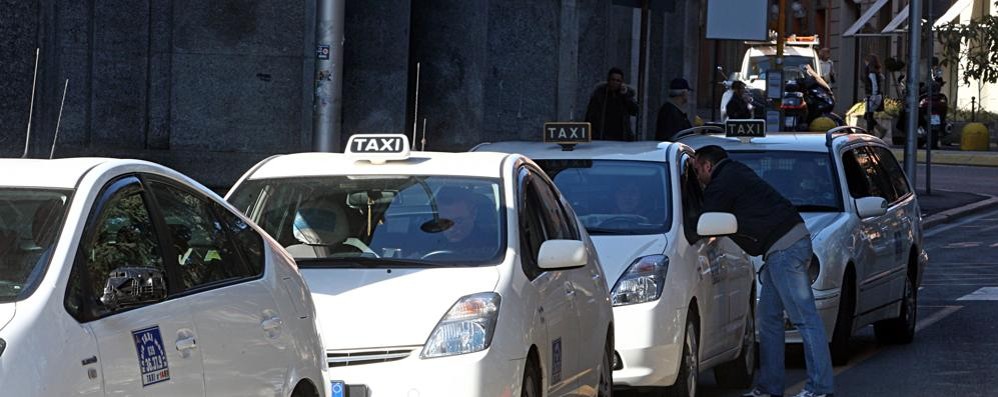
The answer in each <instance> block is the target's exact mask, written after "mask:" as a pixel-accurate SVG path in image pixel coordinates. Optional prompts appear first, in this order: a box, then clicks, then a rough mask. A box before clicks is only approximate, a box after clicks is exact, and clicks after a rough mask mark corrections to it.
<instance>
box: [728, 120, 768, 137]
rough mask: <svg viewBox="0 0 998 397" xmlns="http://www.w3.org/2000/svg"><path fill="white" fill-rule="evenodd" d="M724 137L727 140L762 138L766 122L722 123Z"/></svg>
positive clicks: (739, 121)
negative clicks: (727, 138)
mask: <svg viewBox="0 0 998 397" xmlns="http://www.w3.org/2000/svg"><path fill="white" fill-rule="evenodd" d="M724 135H725V136H727V137H729V138H763V137H765V136H766V120H754V119H728V121H725V122H724Z"/></svg>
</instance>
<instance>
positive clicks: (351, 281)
mask: <svg viewBox="0 0 998 397" xmlns="http://www.w3.org/2000/svg"><path fill="white" fill-rule="evenodd" d="M389 272H390V273H389ZM301 273H302V276H303V277H304V278H305V282H306V283H308V287H309V289H310V290H311V291H312V300H313V301H314V302H315V311H316V317H317V318H318V322H319V327H320V332H322V342H323V344H324V345H325V348H326V349H333V350H341V349H366V348H380V347H392V346H416V345H422V344H423V343H425V342H426V339H427V338H429V336H430V332H432V331H433V328H434V327H435V326H436V325H437V322H438V321H440V319H441V318H442V317H443V316H444V314H446V313H447V310H449V309H450V308H451V306H452V305H454V303H455V302H457V300H458V299H459V298H461V297H462V296H465V295H470V294H474V293H478V292H491V291H494V290H495V288H496V284H497V283H498V280H499V272H498V270H497V269H496V268H495V267H491V266H486V267H466V268H429V269H427V268H416V269H406V268H399V269H394V268H393V269H390V270H389V269H384V268H382V269H370V268H368V269H309V268H302V269H301Z"/></svg>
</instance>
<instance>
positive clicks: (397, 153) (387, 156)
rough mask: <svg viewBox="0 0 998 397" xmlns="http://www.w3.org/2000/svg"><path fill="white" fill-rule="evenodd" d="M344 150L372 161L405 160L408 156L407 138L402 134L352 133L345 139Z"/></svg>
mask: <svg viewBox="0 0 998 397" xmlns="http://www.w3.org/2000/svg"><path fill="white" fill-rule="evenodd" d="M346 152H347V153H349V154H355V155H360V157H363V158H365V159H368V160H371V162H372V163H381V162H384V161H386V160H405V159H407V158H409V139H408V138H407V137H406V136H405V135H403V134H354V135H351V136H350V140H348V141H347V148H346Z"/></svg>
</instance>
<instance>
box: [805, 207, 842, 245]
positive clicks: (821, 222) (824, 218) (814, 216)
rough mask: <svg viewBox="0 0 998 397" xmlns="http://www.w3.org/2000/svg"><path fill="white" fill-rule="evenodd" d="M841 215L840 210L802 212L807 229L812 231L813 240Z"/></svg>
mask: <svg viewBox="0 0 998 397" xmlns="http://www.w3.org/2000/svg"><path fill="white" fill-rule="evenodd" d="M840 215H841V213H839V212H804V213H801V214H800V216H801V217H802V218H804V224H805V225H806V226H807V231H808V232H810V233H811V239H812V240H813V239H814V238H815V237H816V236H817V235H818V234H820V233H821V232H822V231H823V230H825V228H827V227H828V226H829V225H831V224H833V223H835V220H836V219H838V217H839V216H840Z"/></svg>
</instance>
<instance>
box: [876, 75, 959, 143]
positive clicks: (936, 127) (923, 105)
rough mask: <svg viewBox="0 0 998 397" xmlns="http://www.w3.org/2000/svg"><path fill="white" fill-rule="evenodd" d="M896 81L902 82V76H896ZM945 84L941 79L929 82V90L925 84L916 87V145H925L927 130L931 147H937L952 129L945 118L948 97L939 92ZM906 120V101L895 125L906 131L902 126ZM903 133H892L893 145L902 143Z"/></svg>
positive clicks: (905, 123) (947, 109) (947, 108)
mask: <svg viewBox="0 0 998 397" xmlns="http://www.w3.org/2000/svg"><path fill="white" fill-rule="evenodd" d="M898 83H901V84H902V87H904V86H905V85H903V83H904V76H901V77H900V78H898ZM943 84H945V82H943V81H942V80H941V79H939V80H936V81H933V82H932V83H931V86H932V88H931V90H930V89H928V88H926V87H925V84H924V83H923V84H920V85H919V88H918V129H917V137H918V147H925V143H926V142H927V141H928V136H926V135H927V134H928V132H929V131H930V129H931V131H932V148H933V149H938V148H939V142H940V141H941V140H942V139H943V138H945V137H947V136H948V135H949V134H950V131H951V130H952V123H950V122H949V121H947V120H946V115H947V113H948V112H949V98H947V97H946V94H943V93H942V92H941V90H942V86H943ZM930 91H931V92H930ZM905 97H907V95H905ZM930 104H931V105H932V106H931V113H929V108H930V106H929V105H930ZM907 121H908V106H907V101H906V102H905V106H904V108H903V109H902V111H901V114H900V115H899V117H898V121H897V125H896V127H897V128H898V129H899V130H901V131H907V129H906V128H904V127H905V126H906V125H907ZM904 139H905V134H903V133H902V134H894V136H893V138H892V139H891V140H892V143H894V144H895V145H902V144H904Z"/></svg>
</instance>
